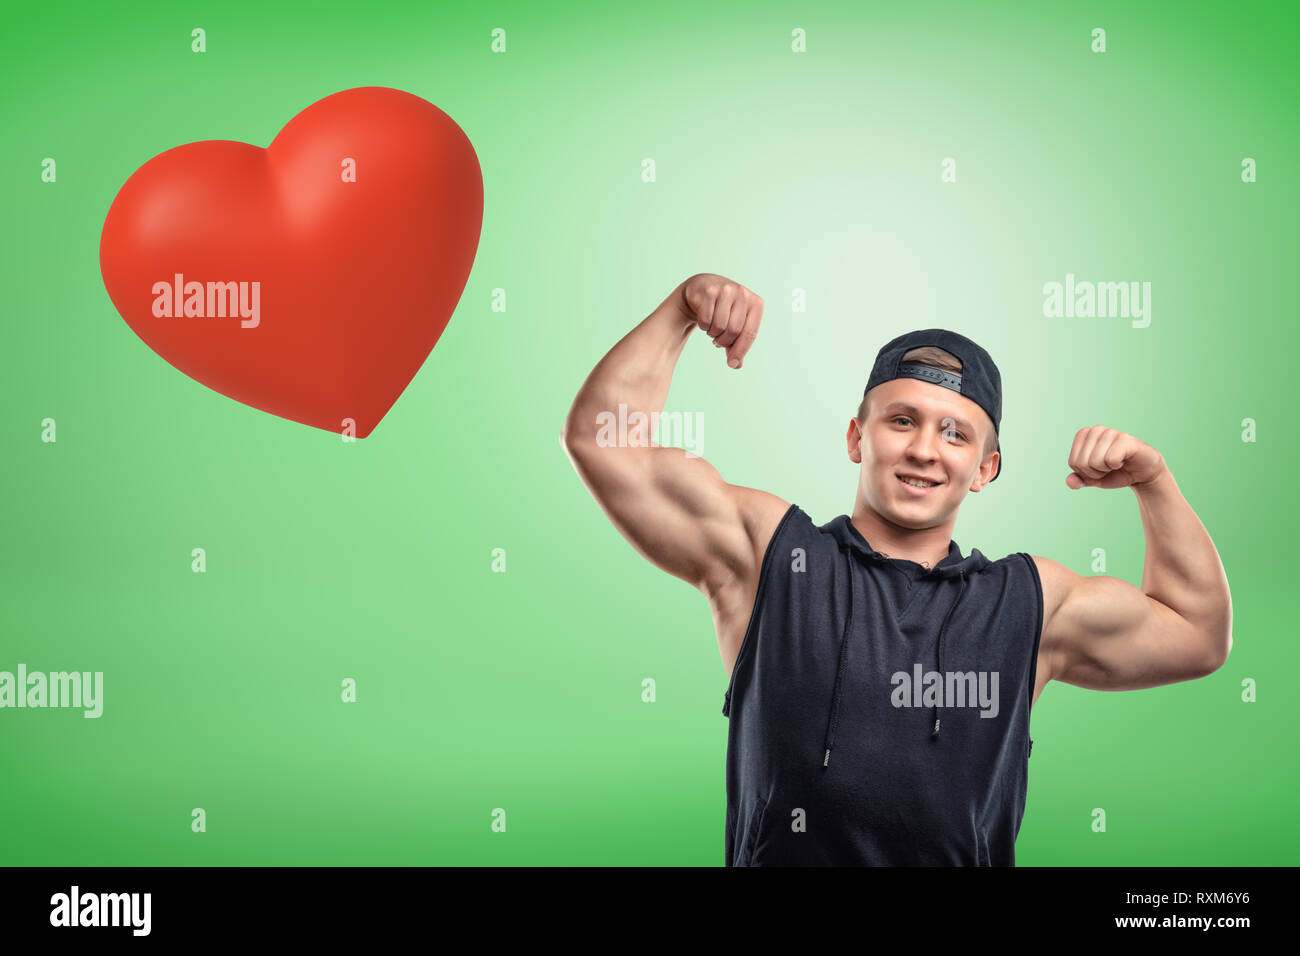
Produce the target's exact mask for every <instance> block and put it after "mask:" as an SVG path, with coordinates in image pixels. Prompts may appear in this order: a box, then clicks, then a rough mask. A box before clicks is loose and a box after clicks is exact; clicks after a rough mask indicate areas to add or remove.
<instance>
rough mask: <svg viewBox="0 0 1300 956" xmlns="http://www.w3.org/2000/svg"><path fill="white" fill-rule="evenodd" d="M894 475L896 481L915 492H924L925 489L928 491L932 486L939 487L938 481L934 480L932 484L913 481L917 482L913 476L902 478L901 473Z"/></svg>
mask: <svg viewBox="0 0 1300 956" xmlns="http://www.w3.org/2000/svg"><path fill="white" fill-rule="evenodd" d="M894 477H895V478H897V479H898V483H899V484H900V485H904V486H906V487H907V488H909V489H911V490H912V491H915V492H926V491H930V490H931V489H933V488H937V487H939V483H938V482H935V483H933V484H920V483H914V482H917V479H915V478H903V477H902V476H901V475H895V476H894Z"/></svg>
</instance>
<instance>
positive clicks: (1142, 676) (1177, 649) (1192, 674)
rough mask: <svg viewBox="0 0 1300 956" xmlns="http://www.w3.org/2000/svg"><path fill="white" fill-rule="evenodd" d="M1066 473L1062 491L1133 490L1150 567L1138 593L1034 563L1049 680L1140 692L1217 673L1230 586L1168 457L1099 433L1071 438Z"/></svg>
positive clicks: (1224, 653)
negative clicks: (1042, 610) (1039, 586)
mask: <svg viewBox="0 0 1300 956" xmlns="http://www.w3.org/2000/svg"><path fill="white" fill-rule="evenodd" d="M1069 464H1070V467H1071V469H1072V472H1071V474H1070V475H1069V476H1067V478H1066V484H1068V485H1069V487H1071V488H1073V489H1076V490H1077V489H1082V488H1085V487H1093V488H1105V489H1113V488H1123V487H1130V488H1132V489H1133V491H1134V493H1135V494H1136V495H1137V499H1138V510H1139V512H1140V513H1141V516H1142V530H1143V533H1144V534H1145V535H1146V562H1145V564H1144V566H1143V569H1142V587H1141V588H1140V589H1139V588H1136V587H1134V586H1133V585H1132V584H1130V583H1129V582H1127V581H1125V580H1123V579H1121V578H1115V577H1108V576H1104V575H1100V576H1092V577H1089V576H1085V575H1080V574H1076V573H1075V572H1073V571H1071V570H1070V569H1069V568H1067V567H1065V566H1064V565H1062V564H1059V563H1057V562H1055V561H1052V560H1051V559H1049V558H1041V557H1038V556H1037V555H1035V556H1034V562H1035V564H1036V565H1037V567H1038V570H1039V577H1040V579H1041V580H1042V584H1043V594H1044V604H1045V607H1046V615H1047V620H1046V621H1045V622H1044V625H1043V634H1042V639H1041V642H1040V648H1039V651H1040V654H1041V655H1046V657H1047V660H1048V666H1049V670H1050V677H1049V679H1051V680H1059V681H1064V682H1065V683H1067V684H1074V685H1076V686H1079V687H1086V688H1089V689H1091V690H1136V689H1139V688H1143V687H1156V686H1159V685H1161V684H1172V683H1176V682H1178V681H1184V680H1192V679H1194V678H1197V677H1204V676H1205V675H1207V674H1209V673H1211V672H1213V671H1215V670H1217V669H1218V668H1219V667H1221V666H1222V665H1223V663H1224V661H1225V660H1227V657H1228V652H1229V650H1230V649H1231V648H1232V597H1231V594H1230V593H1229V590H1228V579H1227V575H1226V574H1225V573H1224V570H1223V563H1222V561H1220V559H1219V552H1218V551H1217V550H1216V549H1215V547H1214V542H1213V541H1211V540H1210V535H1209V533H1208V532H1207V531H1206V530H1205V526H1204V525H1202V524H1201V521H1200V519H1199V518H1198V517H1197V516H1196V512H1194V511H1193V510H1192V508H1191V506H1190V505H1189V504H1188V503H1187V500H1186V499H1185V498H1184V497H1183V495H1182V492H1181V491H1179V489H1178V485H1177V483H1176V482H1175V481H1174V476H1173V475H1172V474H1171V473H1170V471H1169V468H1168V467H1167V466H1166V465H1165V460H1164V456H1163V455H1161V454H1160V453H1159V452H1158V451H1156V450H1155V449H1154V448H1152V447H1151V446H1150V445H1147V444H1146V443H1145V442H1142V441H1139V440H1138V439H1136V438H1134V437H1133V436H1132V435H1128V434H1125V433H1124V432H1120V431H1117V430H1115V429H1113V428H1105V427H1103V426H1101V425H1094V426H1093V427H1092V428H1084V429H1080V430H1079V432H1078V434H1076V435H1075V438H1074V445H1073V447H1072V448H1071V450H1070V458H1069Z"/></svg>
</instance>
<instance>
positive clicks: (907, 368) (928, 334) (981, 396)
mask: <svg viewBox="0 0 1300 956" xmlns="http://www.w3.org/2000/svg"><path fill="white" fill-rule="evenodd" d="M926 346H931V347H934V348H939V349H943V350H944V351H945V352H949V353H951V354H952V355H954V356H956V357H957V359H958V360H959V361H960V362H961V373H960V374H958V373H956V372H947V371H944V370H943V369H941V368H935V367H934V366H932V365H925V364H923V363H921V362H904V361H903V356H904V355H905V354H907V353H908V352H910V351H912V349H919V348H924V347H926ZM896 378H915V379H920V380H921V381H922V382H929V383H930V384H932V385H942V386H943V387H944V388H950V389H952V390H953V391H954V392H956V393H957V394H958V395H962V396H964V397H965V398H969V399H970V400H971V401H972V402H974V403H975V404H976V405H978V406H979V407H980V408H982V409H984V411H985V412H987V413H988V416H989V418H990V419H992V421H993V433H994V434H995V435H996V434H997V433H998V432H999V431H1000V430H1001V427H1002V376H1001V374H1000V373H999V372H998V367H997V365H995V364H994V362H993V359H992V357H991V356H990V355H989V353H988V352H986V351H984V350H983V349H982V348H980V347H979V346H978V345H976V344H975V343H974V342H972V341H971V340H970V339H968V338H966V336H964V335H959V334H958V333H956V332H950V331H948V330H947V329H918V330H917V331H915V332H908V333H906V334H904V335H900V336H898V338H896V339H891V340H890V341H889V342H887V343H886V344H885V346H884V348H882V349H881V350H880V352H879V353H877V355H876V364H875V365H873V366H872V368H871V377H870V378H869V379H867V387H866V388H865V389H863V391H862V397H863V398H866V395H867V392H869V391H871V390H872V389H873V388H875V387H876V386H877V385H881V384H883V383H885V382H890V381H893V380H894V379H896ZM997 451H998V470H997V472H996V473H995V474H994V475H993V477H992V478H991V479H990V481H997V479H998V475H1001V474H1002V440H1001V439H1000V438H999V439H998V443H997Z"/></svg>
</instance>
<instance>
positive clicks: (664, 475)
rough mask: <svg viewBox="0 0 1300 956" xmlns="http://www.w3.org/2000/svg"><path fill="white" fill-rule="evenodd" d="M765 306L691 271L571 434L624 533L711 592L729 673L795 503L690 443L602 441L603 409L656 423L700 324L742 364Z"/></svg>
mask: <svg viewBox="0 0 1300 956" xmlns="http://www.w3.org/2000/svg"><path fill="white" fill-rule="evenodd" d="M762 306H763V303H762V299H760V298H759V297H758V296H757V295H755V294H754V293H753V292H750V291H749V290H748V289H746V288H745V287H744V286H741V285H739V284H737V283H734V282H731V281H729V280H727V279H724V278H722V277H721V276H716V275H711V274H701V275H696V276H692V277H691V278H690V279H687V280H686V281H685V282H683V283H682V284H681V285H679V286H678V287H677V288H676V289H674V290H673V292H672V293H671V294H670V295H669V296H668V298H666V299H665V300H664V301H663V302H662V303H661V304H660V305H659V307H658V308H657V309H655V311H654V312H652V313H651V314H650V315H649V316H647V317H646V318H645V319H644V320H643V321H642V322H641V323H640V324H639V325H637V326H636V328H634V329H633V330H632V331H631V332H629V333H628V334H627V335H625V336H624V337H623V338H622V339H621V340H619V342H618V343H617V344H616V345H615V346H614V347H613V348H612V349H611V350H610V351H609V352H608V354H606V355H605V357H604V358H602V359H601V360H600V362H599V363H598V364H597V365H596V367H595V368H594V369H593V370H592V372H591V374H590V375H588V376H587V380H586V382H585V383H584V384H583V386H582V389H581V390H580V391H579V392H578V395H577V398H576V399H575V400H574V402H573V407H572V408H571V409H570V411H569V415H568V418H567V419H566V420H565V423H564V428H563V431H562V432H561V433H560V443H561V445H562V446H563V448H564V450H565V452H566V453H567V454H568V456H569V459H570V461H571V462H572V463H573V466H574V468H575V469H576V470H577V472H578V475H579V477H581V479H582V481H583V483H584V484H585V485H586V487H587V490H588V491H590V492H591V495H592V497H594V498H595V499H596V501H597V503H598V504H599V505H600V507H601V509H602V510H603V511H604V512H605V514H606V515H607V516H608V517H609V519H610V521H612V522H613V523H614V526H615V527H616V528H617V529H618V531H619V533H620V534H622V535H623V537H624V538H626V539H627V540H628V542H629V543H630V544H631V545H632V546H633V547H634V548H635V549H636V550H637V551H638V552H639V553H640V554H642V555H643V556H644V557H646V558H647V559H649V560H650V561H651V562H653V563H654V564H655V565H656V566H657V567H660V568H662V569H663V570H665V571H667V572H668V573H669V574H672V575H673V576H675V577H678V578H681V579H682V580H684V581H686V582H688V583H689V584H691V585H692V586H694V587H696V588H698V589H699V590H700V591H702V592H703V593H704V594H705V596H706V597H708V598H709V600H710V603H711V604H712V605H713V607H714V615H715V624H717V625H718V630H719V634H718V637H719V643H720V650H721V652H722V655H723V660H724V665H725V666H726V669H727V670H728V672H729V671H730V670H731V664H732V662H733V661H734V659H735V654H736V652H738V650H739V642H740V639H741V638H743V636H744V635H743V633H741V634H740V635H739V637H736V636H735V630H736V628H735V627H734V624H735V620H736V619H737V617H738V616H740V615H743V616H745V618H746V620H747V615H748V610H749V608H748V607H747V606H746V604H745V598H746V597H748V600H749V605H750V606H752V601H753V593H754V587H755V585H756V582H757V578H758V573H759V570H760V566H761V563H762V556H763V552H764V551H765V550H766V547H767V543H768V541H769V540H770V539H771V535H772V532H773V530H774V528H775V524H776V522H777V521H778V520H779V518H780V516H781V514H784V512H785V510H786V509H787V508H788V507H789V505H788V504H787V503H786V502H784V501H782V500H781V499H779V498H777V497H776V496H775V495H769V494H767V493H766V492H762V491H758V490H756V489H752V488H744V487H741V486H738V485H731V484H728V483H727V482H726V481H724V480H723V479H722V476H721V475H719V474H718V472H717V470H716V469H715V468H714V467H713V466H712V465H710V464H709V463H708V462H707V461H705V460H704V459H703V458H699V457H688V456H687V454H686V452H685V451H684V450H683V449H680V448H670V447H663V446H654V445H642V446H637V445H630V446H626V447H623V446H617V445H613V444H606V445H602V444H600V443H598V441H597V432H598V416H599V415H600V414H601V413H602V412H608V413H610V414H612V415H613V416H614V417H615V419H616V420H617V419H618V417H619V406H620V405H623V406H625V411H624V413H623V414H624V415H627V416H630V415H631V414H632V413H634V412H643V413H645V415H646V417H647V420H652V413H655V412H662V410H663V407H664V402H665V401H666V399H667V396H668V388H669V385H670V383H671V380H672V373H673V369H674V368H675V367H676V364H677V359H678V357H679V356H680V355H681V352H682V348H683V347H684V346H685V344H686V340H687V339H688V338H689V337H690V334H691V332H692V330H694V329H695V328H696V327H697V326H698V327H699V328H701V329H703V330H704V331H705V332H706V334H708V335H709V336H710V337H711V338H713V340H714V342H715V343H716V344H717V345H718V346H719V347H722V348H725V349H726V353H727V357H728V360H729V364H731V366H732V367H733V368H737V367H740V366H741V365H743V359H744V355H745V352H746V351H748V348H749V346H750V345H751V344H752V343H753V340H754V336H755V335H756V334H757V330H758V324H759V320H760V319H761V316H762ZM744 623H745V622H744V621H742V622H741V625H742V626H743V624H744ZM724 632H726V633H724ZM732 645H734V646H732Z"/></svg>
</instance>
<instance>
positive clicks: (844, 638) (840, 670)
mask: <svg viewBox="0 0 1300 956" xmlns="http://www.w3.org/2000/svg"><path fill="white" fill-rule="evenodd" d="M841 550H842V551H843V552H844V559H845V562H846V565H847V570H848V575H849V603H848V609H847V610H846V612H845V615H844V630H843V632H842V633H841V635H840V655H839V663H838V664H837V665H836V667H835V689H834V693H833V694H832V697H831V710H830V715H829V718H828V720H827V725H826V740H825V753H824V755H823V757H822V767H823V769H824V768H826V767H827V766H829V765H830V762H831V750H832V749H833V747H834V744H835V725H836V723H837V721H838V720H839V711H840V695H841V693H842V690H843V682H844V657H845V655H846V654H847V652H848V646H849V629H850V628H851V626H852V623H853V558H852V556H851V555H850V553H849V551H850V550H852V549H849V548H841ZM871 557H872V558H875V559H876V560H879V561H884V562H886V566H887V567H893V568H895V570H897V571H898V572H899V573H900V574H903V575H904V576H906V575H907V572H906V571H903V569H902V568H898V567H897V566H896V565H892V564H888V561H887V559H886V558H884V557H883V556H881V555H879V554H877V553H874V552H873V553H872V554H871ZM967 560H969V558H968V559H967ZM981 560H982V558H981ZM945 571H946V572H947V573H946V574H945V573H943V572H945ZM925 573H926V574H927V575H929V574H936V573H938V576H939V577H952V576H953V575H954V573H955V575H956V576H957V577H959V578H960V582H961V586H960V587H959V589H958V591H957V597H956V599H955V600H954V601H953V602H952V604H951V605H950V606H949V608H948V613H947V614H946V615H945V616H944V619H943V626H942V627H940V628H939V640H938V644H937V647H936V652H935V657H936V665H937V670H938V672H939V673H940V674H942V673H943V639H944V637H945V635H946V634H947V632H948V622H949V621H950V620H952V615H953V612H954V611H955V610H956V609H957V605H958V604H959V603H961V599H962V596H963V595H964V594H965V593H966V571H965V569H964V568H962V569H952V568H938V567H936V568H932V569H930V570H929V571H927V572H925ZM909 581H910V578H909ZM930 739H931V740H938V739H939V705H938V704H935V706H934V729H933V731H931V734H930Z"/></svg>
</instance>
